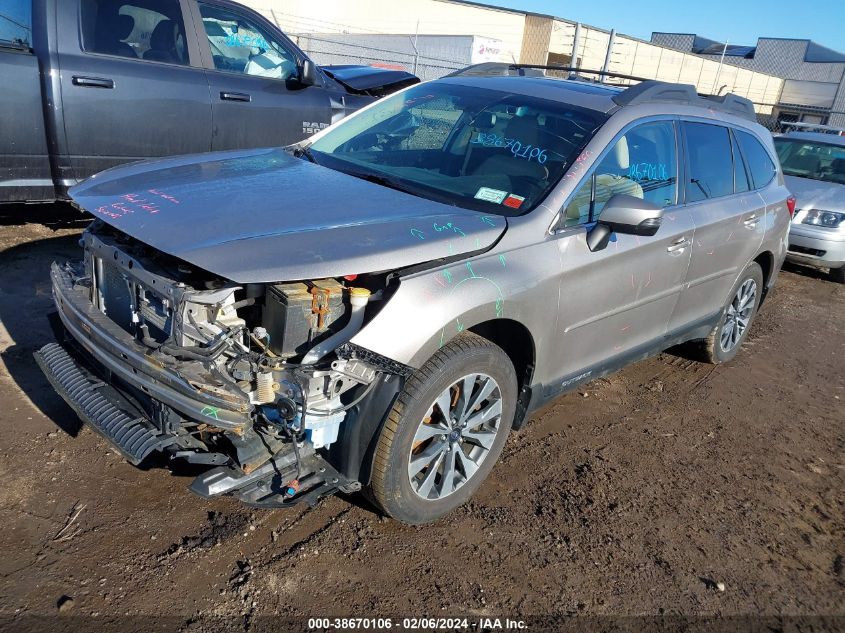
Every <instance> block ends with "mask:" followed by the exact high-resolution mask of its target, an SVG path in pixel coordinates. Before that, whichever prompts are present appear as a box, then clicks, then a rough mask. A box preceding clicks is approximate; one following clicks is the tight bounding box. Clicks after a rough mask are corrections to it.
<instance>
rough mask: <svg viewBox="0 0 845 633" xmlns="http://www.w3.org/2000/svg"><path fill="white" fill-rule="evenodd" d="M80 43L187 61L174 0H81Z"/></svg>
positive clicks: (121, 52) (132, 56)
mask: <svg viewBox="0 0 845 633" xmlns="http://www.w3.org/2000/svg"><path fill="white" fill-rule="evenodd" d="M82 47H83V49H84V50H85V51H87V52H89V53H101V54H103V55H115V56H117V57H126V58H129V59H144V60H147V61H154V62H165V63H168V64H181V65H186V64H187V63H188V52H187V47H186V42H185V23H184V22H183V20H182V10H181V8H180V6H179V2H178V0H83V2H82Z"/></svg>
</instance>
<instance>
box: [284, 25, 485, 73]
mask: <svg viewBox="0 0 845 633" xmlns="http://www.w3.org/2000/svg"><path fill="white" fill-rule="evenodd" d="M350 39H351V38H350ZM368 39H372V40H373V43H375V42H379V41H381V42H383V41H385V40H387V41H389V43H390V47H389V48H388V47H384V46H377V45H374V44H368V43H367V40H368ZM443 39H444V40H446V39H452V40H456V39H457V38H443ZM294 40H295V41H296V43H297V45H298V46H299V47H300V48H301V49H302V50H304V51H305V52H306V53H308V55H309V57H311V58H312V59H313V60H314V61H315V62H317V63H318V64H320V65H321V66H329V65H333V64H362V65H366V66H376V67H379V68H391V69H394V70H405V71H407V72H409V73H413V74H414V75H417V76H418V77H419V78H420V79H421V80H423V81H428V80H430V79H437V78H439V77H442V76H443V75H448V74H449V73H451V72H452V71H454V70H458V69H460V68H464V67H465V66H468V65H469V63H468V62H467V63H462V61H461V60H460V58H459V57H452V59H448V58H446V57H445V56H442V57H441V56H434V55H426V54H422V53H420V50H419V47H418V44H417V42H415V41H414V36H378V35H373V36H367V35H363V36H362V35H356V36H354V40H355V41H346V38H345V34H342V33H332V34H328V35H314V34H310V33H303V34H300V35H296V36H294ZM455 45H457V48H464V47H463V46H461V42H460V41H457V42H454V43H453V48H454V47H455ZM456 52H463V51H456Z"/></svg>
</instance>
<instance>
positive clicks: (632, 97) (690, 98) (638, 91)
mask: <svg viewBox="0 0 845 633" xmlns="http://www.w3.org/2000/svg"><path fill="white" fill-rule="evenodd" d="M611 99H613V101H614V102H615V103H616V104H617V105H620V106H623V107H624V106H629V105H636V104H638V103H681V104H685V105H692V106H700V107H704V108H708V109H710V110H721V111H722V112H726V113H727V114H733V115H735V116H739V117H742V118H745V119H750V120H752V121H757V113H756V112H755V111H754V104H753V103H751V101H749V100H748V99H745V98H743V97H738V96H736V95H735V94H726V95H722V96H718V95H701V94H698V92H696V90H695V86H693V85H691V84H673V83H669V82H666V81H655V80H653V79H648V80H646V81H643V82H642V83H639V84H637V85H636V86H631V87H630V88H628V89H627V90H625V91H623V92H620V93H619V94H618V95H614V96H613V97H611Z"/></svg>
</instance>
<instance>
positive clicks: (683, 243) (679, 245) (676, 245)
mask: <svg viewBox="0 0 845 633" xmlns="http://www.w3.org/2000/svg"><path fill="white" fill-rule="evenodd" d="M691 245H692V242H691V241H690V240H688V239H687V238H685V237H682V238H681V239H679V240H675V241H674V242H672V243H671V244H670V245H669V246H667V247H666V250H667V251H669V252H670V253H675V252H677V251H682V250H684V249H685V248H686V247H688V246H691Z"/></svg>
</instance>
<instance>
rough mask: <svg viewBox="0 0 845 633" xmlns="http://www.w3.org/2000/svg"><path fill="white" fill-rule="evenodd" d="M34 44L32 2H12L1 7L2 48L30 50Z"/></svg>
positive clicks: (19, 0) (0, 36) (16, 0)
mask: <svg viewBox="0 0 845 633" xmlns="http://www.w3.org/2000/svg"><path fill="white" fill-rule="evenodd" d="M31 43H32V0H10V1H7V2H4V3H3V6H2V7H0V46H14V47H15V48H29V47H30V45H31Z"/></svg>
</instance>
